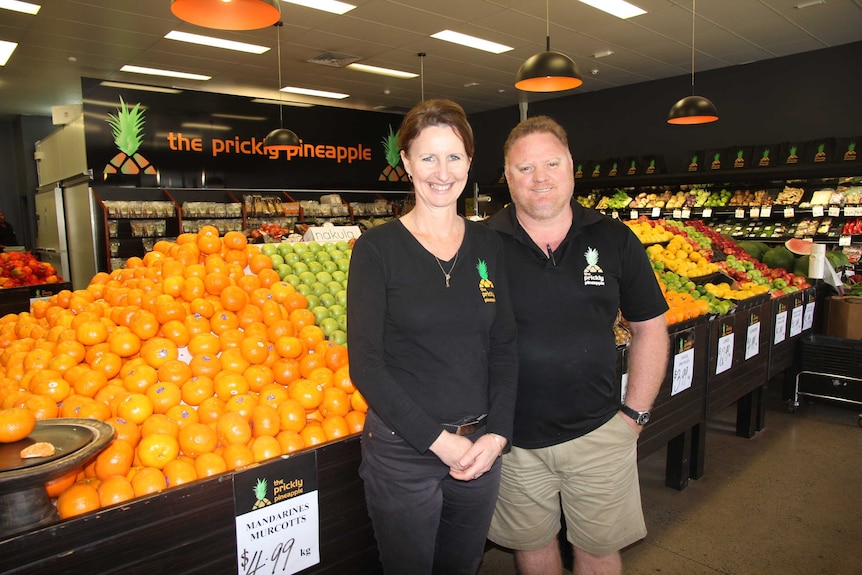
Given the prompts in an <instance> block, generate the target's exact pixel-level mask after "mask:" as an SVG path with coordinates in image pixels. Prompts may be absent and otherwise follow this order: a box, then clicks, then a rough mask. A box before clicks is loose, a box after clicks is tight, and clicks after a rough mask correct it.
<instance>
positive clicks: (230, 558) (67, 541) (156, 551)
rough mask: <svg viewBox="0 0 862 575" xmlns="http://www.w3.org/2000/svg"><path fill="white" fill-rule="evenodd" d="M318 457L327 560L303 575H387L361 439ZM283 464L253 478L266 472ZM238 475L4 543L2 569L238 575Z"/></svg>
mask: <svg viewBox="0 0 862 575" xmlns="http://www.w3.org/2000/svg"><path fill="white" fill-rule="evenodd" d="M316 452H317V453H316V455H317V477H318V499H319V519H320V563H318V564H317V565H315V566H313V567H309V568H308V569H305V570H303V571H302V573H303V575H312V574H313V575H318V574H319V575H323V574H336V573H338V574H341V573H351V574H369V575H370V574H377V573H381V572H382V569H381V567H380V565H379V561H378V559H377V546H376V544H375V541H374V534H373V531H372V529H371V523H370V521H369V519H368V514H367V511H366V507H365V497H364V492H363V488H362V481H361V480H360V478H359V474H358V467H359V461H360V450H359V436H351V437H348V438H345V439H341V440H338V441H335V442H330V443H327V444H323V445H321V446H318V447H317V448H316ZM278 462H280V460H275V462H266V463H262V464H260V465H259V466H256V467H252V468H249V470H247V471H245V472H249V471H251V472H253V473H260V474H263V473H264V472H265V471H266V467H267V466H269V465H275V464H276V463H278ZM243 472H244V471H237V472H236V473H237V474H239V473H243ZM233 478H234V474H233V473H229V474H225V475H221V476H217V477H212V478H210V479H205V480H199V481H195V482H193V483H190V484H188V485H183V486H180V487H176V488H173V489H169V490H166V491H163V492H161V493H158V494H153V495H150V496H146V497H143V498H140V499H135V500H132V501H129V502H126V503H122V504H119V505H116V506H113V507H108V508H104V509H101V510H99V511H95V512H93V513H89V514H86V515H82V516H79V517H75V518H72V519H69V520H66V521H61V522H58V523H55V524H52V525H47V526H44V527H39V528H37V529H34V530H31V531H28V532H24V533H21V534H18V535H13V536H10V537H8V538H5V539H2V540H0V573H3V574H4V575H24V574H32V575H44V574H46V573H63V574H64V575H76V574H81V575H84V574H86V575H92V574H94V573H117V574H120V573H122V574H123V575H134V574H138V573H140V574H147V575H151V574H153V573H170V574H172V575H173V574H191V573H195V574H201V575H204V574H206V575H212V574H214V573H236V572H237V571H238V568H237V554H236V528H235V515H234V495H233ZM267 572H268V570H267Z"/></svg>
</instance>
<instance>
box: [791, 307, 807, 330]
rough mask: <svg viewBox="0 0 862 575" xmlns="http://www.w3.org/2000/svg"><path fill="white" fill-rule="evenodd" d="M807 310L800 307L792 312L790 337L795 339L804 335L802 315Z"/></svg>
mask: <svg viewBox="0 0 862 575" xmlns="http://www.w3.org/2000/svg"><path fill="white" fill-rule="evenodd" d="M804 311H805V308H804V307H803V306H801V305H798V306H796V307H794V308H793V311H791V312H790V337H794V336H797V335H799V334H800V333H802V319H803V317H802V315H803V313H804Z"/></svg>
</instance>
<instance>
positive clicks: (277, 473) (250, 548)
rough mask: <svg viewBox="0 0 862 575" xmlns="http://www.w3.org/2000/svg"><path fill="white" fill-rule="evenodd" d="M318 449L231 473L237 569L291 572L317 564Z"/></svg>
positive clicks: (246, 573) (246, 574)
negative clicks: (232, 474)
mask: <svg viewBox="0 0 862 575" xmlns="http://www.w3.org/2000/svg"><path fill="white" fill-rule="evenodd" d="M317 489H318V488H317V453H316V452H315V451H310V452H308V453H302V454H299V455H296V456H284V457H282V458H281V459H278V460H275V461H272V462H270V463H268V464H266V465H261V466H257V467H254V468H252V469H249V470H247V471H242V472H240V473H237V474H235V475H234V476H233V492H234V494H233V497H234V515H235V517H236V555H237V573H239V574H240V575H251V574H262V573H279V574H281V575H290V574H292V573H298V572H299V571H302V570H304V569H307V568H309V567H311V566H312V565H317V564H318V563H320V508H319V502H318V491H317Z"/></svg>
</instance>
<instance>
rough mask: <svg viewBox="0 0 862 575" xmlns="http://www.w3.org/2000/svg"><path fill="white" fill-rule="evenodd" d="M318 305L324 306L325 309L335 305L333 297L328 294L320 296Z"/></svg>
mask: <svg viewBox="0 0 862 575" xmlns="http://www.w3.org/2000/svg"><path fill="white" fill-rule="evenodd" d="M320 305H325V306H326V307H332V306H333V305H335V296H334V295H332V294H331V293H329V292H326V293H324V294H320Z"/></svg>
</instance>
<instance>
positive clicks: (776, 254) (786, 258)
mask: <svg viewBox="0 0 862 575" xmlns="http://www.w3.org/2000/svg"><path fill="white" fill-rule="evenodd" d="M763 263H765V264H766V265H767V266H769V267H771V268H773V269H778V268H782V269H785V270H787V271H793V266H794V265H795V263H796V257H795V256H794V255H793V253H792V252H791V251H790V250H788V249H787V248H786V247H784V246H776V247H774V248H769V249H768V250H767V251H766V253H765V254H763Z"/></svg>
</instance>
